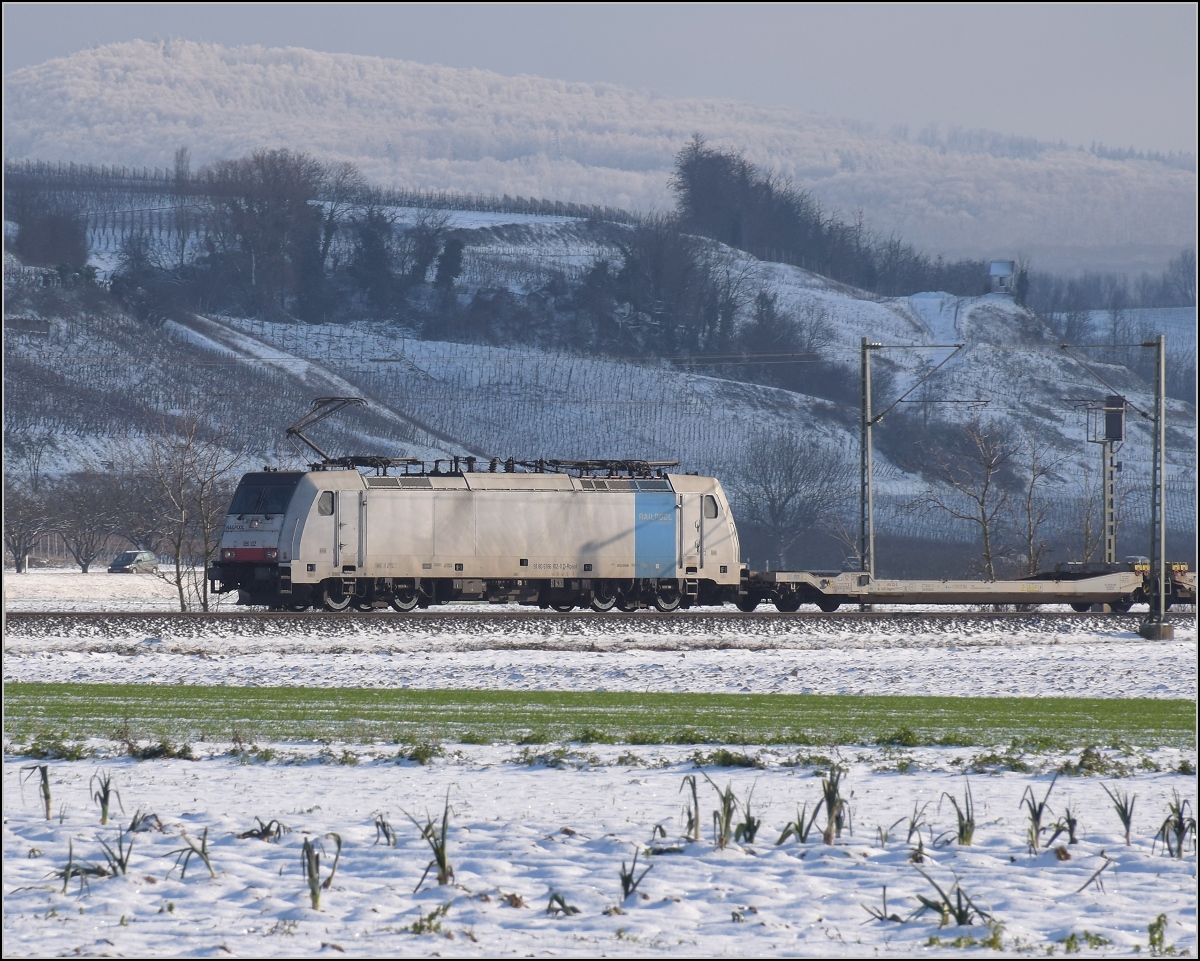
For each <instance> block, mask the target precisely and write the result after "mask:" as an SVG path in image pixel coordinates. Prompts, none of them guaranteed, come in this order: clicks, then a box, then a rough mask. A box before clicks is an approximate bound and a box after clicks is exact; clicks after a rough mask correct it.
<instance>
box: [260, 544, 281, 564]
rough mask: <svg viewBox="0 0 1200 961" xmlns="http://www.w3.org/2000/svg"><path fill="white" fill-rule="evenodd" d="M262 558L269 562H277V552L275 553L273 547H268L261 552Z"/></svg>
mask: <svg viewBox="0 0 1200 961" xmlns="http://www.w3.org/2000/svg"><path fill="white" fill-rule="evenodd" d="M263 557H265V558H266V559H267V560H269V561H275V560H278V559H279V551H277V550H276V549H275V548H273V547H268V548H267V549H266V550H265V551H263Z"/></svg>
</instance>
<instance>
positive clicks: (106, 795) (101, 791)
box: [88, 771, 125, 825]
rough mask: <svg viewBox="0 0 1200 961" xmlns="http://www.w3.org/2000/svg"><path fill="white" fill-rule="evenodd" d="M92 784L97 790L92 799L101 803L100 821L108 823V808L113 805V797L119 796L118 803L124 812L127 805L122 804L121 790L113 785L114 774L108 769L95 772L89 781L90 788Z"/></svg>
mask: <svg viewBox="0 0 1200 961" xmlns="http://www.w3.org/2000/svg"><path fill="white" fill-rule="evenodd" d="M92 784H95V785H96V790H95V791H93V792H92V800H93V801H95V802H96V803H97V804H98V805H100V823H101V824H102V825H103V824H107V823H108V809H109V807H110V806H111V805H112V798H113V795H114V794H115V795H116V796H117V804H119V805H120V806H121V811H122V813H124V811H125V805H124V804H121V792H120V791H117V790H114V789H113V786H112V775H111V774H109V773H108V771H102V772H100V773H99V774H93V775H92V779H91V780H90V781H89V782H88V787H89V788H90V787H91V786H92Z"/></svg>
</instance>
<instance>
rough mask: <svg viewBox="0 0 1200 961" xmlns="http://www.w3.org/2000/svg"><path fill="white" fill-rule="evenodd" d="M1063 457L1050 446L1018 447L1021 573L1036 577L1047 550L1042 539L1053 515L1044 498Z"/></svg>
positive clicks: (1037, 443)
mask: <svg viewBox="0 0 1200 961" xmlns="http://www.w3.org/2000/svg"><path fill="white" fill-rule="evenodd" d="M1062 463H1063V457H1062V456H1061V455H1057V454H1056V453H1055V449H1054V447H1053V445H1051V444H1047V443H1044V442H1041V441H1035V440H1026V441H1025V442H1024V443H1023V444H1022V446H1021V468H1022V471H1023V474H1022V478H1021V490H1020V497H1019V503H1018V505H1017V510H1018V524H1019V527H1020V541H1021V545H1022V548H1023V554H1024V568H1025V570H1024V573H1025V574H1036V573H1037V572H1038V570H1039V569H1040V568H1041V566H1042V558H1044V557H1045V556H1046V552H1047V550H1048V547H1047V544H1046V541H1045V540H1044V539H1043V536H1042V535H1043V531H1044V528H1045V526H1046V523H1047V522H1048V521H1049V520H1050V518H1051V516H1052V515H1053V513H1054V505H1053V503H1052V502H1051V501H1050V500H1049V499H1048V498H1047V497H1046V496H1045V495H1044V493H1043V488H1044V487H1045V486H1046V484H1047V483H1050V482H1053V481H1058V480H1060V479H1061V478H1060V477H1059V474H1058V471H1059V468H1060V467H1061V466H1062Z"/></svg>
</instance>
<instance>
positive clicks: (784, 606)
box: [775, 596, 800, 614]
mask: <svg viewBox="0 0 1200 961" xmlns="http://www.w3.org/2000/svg"><path fill="white" fill-rule="evenodd" d="M775 610H777V611H779V613H780V614H795V613H796V611H798V610H800V598H798V597H794V596H793V597H780V598H777V599H776V601H775Z"/></svg>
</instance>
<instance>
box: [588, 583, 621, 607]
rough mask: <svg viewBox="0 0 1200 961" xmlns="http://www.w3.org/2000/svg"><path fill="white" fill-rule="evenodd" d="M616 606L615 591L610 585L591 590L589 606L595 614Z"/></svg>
mask: <svg viewBox="0 0 1200 961" xmlns="http://www.w3.org/2000/svg"><path fill="white" fill-rule="evenodd" d="M616 606H617V592H616V591H614V590H613V589H612V588H611V587H603V586H601V587H598V588H596V589H595V590H594V591H593V592H592V603H591V608H592V610H593V611H595V612H596V613H597V614H604V613H606V612H607V611H611V610H612V609H613V608H614V607H616Z"/></svg>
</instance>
